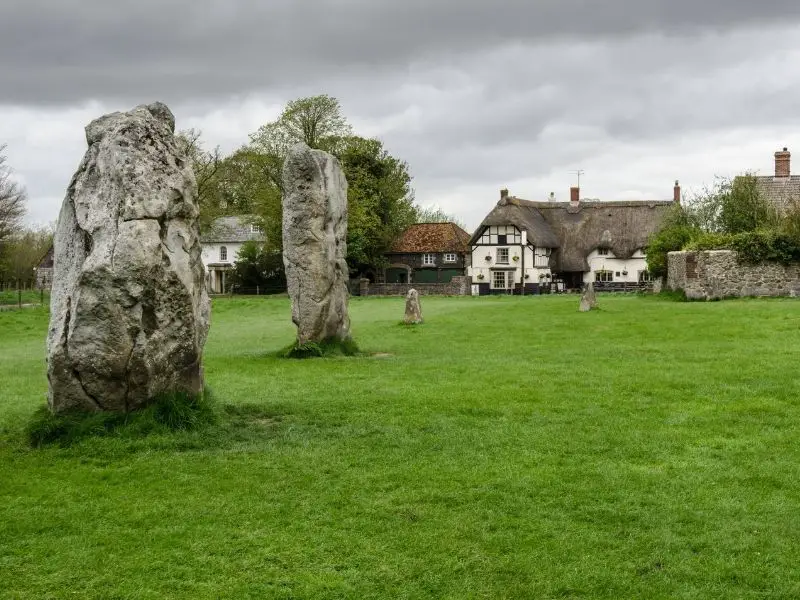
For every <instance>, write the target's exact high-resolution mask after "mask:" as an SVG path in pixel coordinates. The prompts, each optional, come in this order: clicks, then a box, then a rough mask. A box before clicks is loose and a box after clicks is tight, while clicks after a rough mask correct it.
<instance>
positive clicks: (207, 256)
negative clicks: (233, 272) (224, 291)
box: [201, 242, 244, 268]
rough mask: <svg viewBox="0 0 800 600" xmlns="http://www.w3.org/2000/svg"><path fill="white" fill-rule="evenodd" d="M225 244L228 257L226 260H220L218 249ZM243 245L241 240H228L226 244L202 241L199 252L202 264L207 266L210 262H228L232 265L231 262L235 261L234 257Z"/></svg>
mask: <svg viewBox="0 0 800 600" xmlns="http://www.w3.org/2000/svg"><path fill="white" fill-rule="evenodd" d="M222 246H225V247H226V248H227V249H228V258H227V260H220V259H219V249H220V248H221V247H222ZM242 246H244V244H243V243H241V242H230V243H226V244H209V243H203V244H202V248H203V252H202V254H201V257H202V261H203V266H204V267H206V268H208V265H211V264H220V263H223V264H229V265H231V266H233V263H235V262H236V258H237V257H238V256H239V252H240V251H241V249H242Z"/></svg>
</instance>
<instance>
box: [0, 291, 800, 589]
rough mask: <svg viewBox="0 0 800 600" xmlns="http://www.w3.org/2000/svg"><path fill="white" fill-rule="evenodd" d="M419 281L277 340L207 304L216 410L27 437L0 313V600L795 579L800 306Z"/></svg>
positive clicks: (30, 354)
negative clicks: (407, 290)
mask: <svg viewBox="0 0 800 600" xmlns="http://www.w3.org/2000/svg"><path fill="white" fill-rule="evenodd" d="M422 301H423V310H424V312H425V317H426V323H425V324H424V325H423V326H421V327H417V328H407V327H404V326H401V325H399V321H400V319H401V316H402V311H403V300H402V299H400V298H397V299H354V300H353V301H352V304H351V306H352V311H351V313H352V320H353V331H354V334H355V336H356V337H357V339H358V341H359V343H360V345H361V346H362V349H363V350H365V351H366V352H367V353H369V354H370V356H365V357H358V358H331V359H316V360H310V361H291V360H287V359H280V358H277V357H276V356H275V352H276V351H277V350H279V349H281V348H284V347H286V346H287V345H288V344H289V343H290V342H291V341H292V339H293V327H292V325H291V323H290V321H289V307H288V301H287V300H286V299H274V298H259V299H221V300H217V301H216V303H215V305H214V314H213V324H212V332H211V337H210V340H209V343H208V345H207V356H206V374H207V382H208V384H209V386H210V387H211V388H212V389H213V391H214V394H215V396H216V398H217V402H218V403H219V404H220V405H222V407H223V408H224V414H225V417H224V423H223V425H220V426H215V427H211V428H209V429H207V430H203V431H201V432H185V433H172V434H159V435H154V436H150V437H147V438H144V439H137V438H135V437H133V436H130V435H125V433H124V431H123V432H122V433H120V434H119V435H117V436H112V437H107V438H94V439H87V440H84V441H82V442H80V443H79V444H77V445H75V446H72V447H68V448H61V447H49V448H45V449H37V450H33V449H30V448H29V447H28V446H27V445H26V442H25V437H24V434H23V430H24V428H25V426H26V424H27V423H28V422H29V421H30V419H31V416H32V414H33V413H34V411H35V409H36V408H37V407H38V406H40V405H41V404H42V403H44V401H45V399H44V398H45V393H46V380H45V376H44V371H45V369H44V361H43V354H44V336H45V333H46V329H47V314H46V310H45V309H29V310H26V311H18V312H8V313H0V393H1V394H2V396H0V597H2V598H37V599H39V598H132V599H133V598H136V599H139V598H192V599H197V598H453V599H456V598H458V599H461V598H492V599H494V598H609V599H612V598H613V599H622V598H787V599H789V598H792V599H794V598H798V597H800V425H798V424H799V423H800V400H799V399H798V392H799V391H800V377H798V371H799V368H798V366H799V365H800V352H798V349H800V302H798V301H792V300H773V301H768V300H764V301H755V300H752V301H726V302H716V303H705V304H704V303H677V302H668V301H665V300H660V299H656V298H637V297H603V296H601V298H600V305H601V310H600V311H598V312H592V313H589V314H580V313H578V312H577V305H578V299H577V297H574V296H572V297H563V296H562V297H527V298H507V297H504V298H480V299H479V298H457V299H444V298H436V299H434V298H423V299H422ZM376 353H381V355H378V356H375V354H376Z"/></svg>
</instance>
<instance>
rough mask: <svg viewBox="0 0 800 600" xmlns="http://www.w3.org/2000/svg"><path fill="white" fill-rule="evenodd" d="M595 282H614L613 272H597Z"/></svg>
mask: <svg viewBox="0 0 800 600" xmlns="http://www.w3.org/2000/svg"><path fill="white" fill-rule="evenodd" d="M594 280H595V281H598V282H608V281H614V272H613V271H595V272H594Z"/></svg>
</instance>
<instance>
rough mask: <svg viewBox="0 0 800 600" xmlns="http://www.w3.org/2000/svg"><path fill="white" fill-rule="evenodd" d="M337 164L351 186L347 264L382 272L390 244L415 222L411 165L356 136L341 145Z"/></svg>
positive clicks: (378, 145) (373, 141) (415, 212)
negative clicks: (377, 269)
mask: <svg viewBox="0 0 800 600" xmlns="http://www.w3.org/2000/svg"><path fill="white" fill-rule="evenodd" d="M339 159H340V160H341V163H342V169H343V170H344V173H345V176H346V177H347V183H348V193H347V201H348V235H347V254H348V257H347V262H348V264H349V265H350V268H351V269H352V270H354V271H363V270H366V269H369V268H378V267H381V266H384V264H385V263H386V259H385V258H384V256H383V254H384V252H386V251H387V250H388V249H389V246H390V244H391V243H392V240H394V238H395V237H397V235H398V234H399V233H400V232H402V231H403V230H404V229H405V228H406V227H408V226H409V225H411V224H413V223H415V222H416V221H417V210H416V208H415V206H414V192H413V190H412V188H411V174H410V173H409V169H408V164H407V163H405V162H404V161H401V160H399V159H397V158H395V157H393V156H391V155H390V154H389V153H388V152H387V151H386V150H385V149H384V148H383V144H382V143H381V142H380V141H379V140H376V139H367V138H362V137H358V136H350V137H348V138H346V139H345V140H343V141H342V145H341V149H340V151H339Z"/></svg>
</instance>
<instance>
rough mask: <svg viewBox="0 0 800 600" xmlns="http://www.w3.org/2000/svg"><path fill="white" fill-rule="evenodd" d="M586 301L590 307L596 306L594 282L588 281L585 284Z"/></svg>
mask: <svg viewBox="0 0 800 600" xmlns="http://www.w3.org/2000/svg"><path fill="white" fill-rule="evenodd" d="M585 295H586V301H587V302H588V303H589V307H590V308H597V294H596V293H595V291H594V282H591V281H590V282H589V285H587V286H586V292H585Z"/></svg>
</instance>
